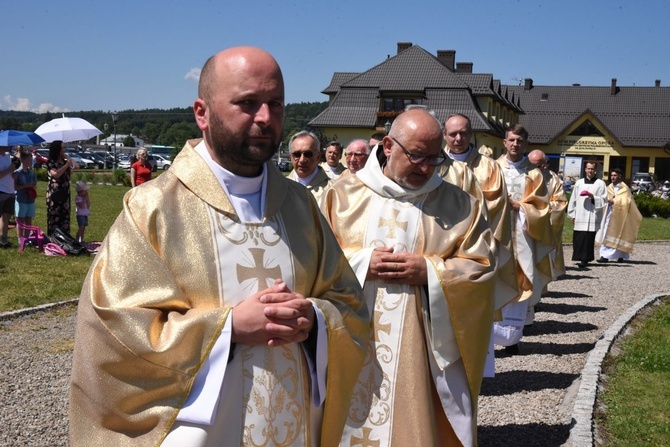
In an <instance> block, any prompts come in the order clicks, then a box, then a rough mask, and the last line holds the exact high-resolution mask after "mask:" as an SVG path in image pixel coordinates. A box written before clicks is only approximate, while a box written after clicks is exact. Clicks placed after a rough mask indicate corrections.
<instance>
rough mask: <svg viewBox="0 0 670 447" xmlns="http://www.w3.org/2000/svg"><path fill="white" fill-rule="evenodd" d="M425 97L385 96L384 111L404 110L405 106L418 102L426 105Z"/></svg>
mask: <svg viewBox="0 0 670 447" xmlns="http://www.w3.org/2000/svg"><path fill="white" fill-rule="evenodd" d="M424 103H425V100H424V99H423V98H384V105H383V107H384V110H383V111H384V112H402V111H403V110H405V107H407V106H409V105H412V104H417V105H424Z"/></svg>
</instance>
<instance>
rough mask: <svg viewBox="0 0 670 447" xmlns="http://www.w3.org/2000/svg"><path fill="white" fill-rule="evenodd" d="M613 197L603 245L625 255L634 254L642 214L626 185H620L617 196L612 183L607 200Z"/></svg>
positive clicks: (608, 188) (609, 186)
mask: <svg viewBox="0 0 670 447" xmlns="http://www.w3.org/2000/svg"><path fill="white" fill-rule="evenodd" d="M612 197H614V205H613V206H612V215H611V217H610V221H609V224H608V225H607V230H606V231H605V238H604V239H603V241H602V244H603V245H606V246H607V247H611V248H615V249H617V250H621V251H623V252H625V253H632V252H633V247H634V246H635V240H636V239H637V231H638V230H639V229H640V224H641V223H642V214H640V211H639V210H638V209H637V205H636V204H635V200H634V199H633V194H632V193H631V191H630V188H628V185H626V184H625V183H623V182H621V183H619V190H618V191H617V192H616V194H615V192H614V185H612V184H611V183H610V184H609V185H608V186H607V198H608V199H612ZM604 214H605V215H606V213H604Z"/></svg>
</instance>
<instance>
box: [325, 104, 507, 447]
mask: <svg viewBox="0 0 670 447" xmlns="http://www.w3.org/2000/svg"><path fill="white" fill-rule="evenodd" d="M445 159H446V155H445V154H444V152H443V151H442V129H441V126H440V123H439V121H437V119H435V117H434V116H432V115H431V114H430V113H429V112H428V111H426V110H422V109H413V110H408V111H406V112H403V113H402V114H400V115H399V116H398V117H397V118H396V119H395V121H394V122H393V125H392V127H391V129H390V132H389V135H388V136H386V137H384V138H383V139H382V142H381V144H379V145H377V146H376V147H375V149H374V150H373V152H372V154H371V156H370V158H369V160H368V162H367V164H366V165H365V167H364V168H363V169H361V170H360V171H358V172H357V173H356V175H349V176H346V177H341V178H340V179H339V180H338V181H336V182H335V183H333V185H332V186H331V187H330V188H329V189H328V190H327V191H326V192H325V194H324V197H323V199H322V202H321V210H322V212H323V213H324V215H325V216H326V219H327V220H328V221H329V222H330V224H331V226H332V228H333V231H334V232H335V236H336V237H337V240H338V241H339V243H340V245H341V246H342V248H343V249H344V252H345V253H346V254H347V257H348V259H349V262H350V263H351V265H352V267H353V268H354V271H355V272H356V275H357V277H358V280H359V281H360V283H361V285H363V293H364V298H365V302H366V303H367V306H368V308H369V310H370V313H371V314H372V332H371V334H370V339H369V341H368V343H369V347H368V357H367V358H366V361H365V364H364V366H363V370H362V371H361V373H360V375H359V378H358V382H357V384H356V388H355V390H354V398H353V399H352V402H351V405H350V408H349V415H348V419H347V424H346V427H345V431H344V434H343V436H342V439H341V444H340V445H352V446H353V445H359V444H362V443H363V444H364V443H365V442H368V441H369V440H375V445H379V446H408V445H417V446H418V445H421V446H424V445H425V446H438V445H440V446H442V445H445V446H446V445H463V446H472V445H475V443H476V425H477V423H476V422H477V416H476V415H477V399H478V395H479V390H480V386H481V381H482V374H483V369H484V361H485V357H486V352H487V347H488V344H489V339H490V334H491V324H492V322H493V312H494V308H493V307H494V304H493V288H494V276H495V269H496V264H495V242H494V240H493V237H492V234H491V229H490V227H489V225H488V223H487V222H486V221H485V220H484V218H483V215H482V211H481V207H483V206H485V205H484V204H482V203H480V202H479V201H477V200H476V199H475V198H474V197H472V196H471V195H470V194H468V193H466V192H465V191H463V190H462V189H460V188H458V187H456V186H454V185H451V184H449V183H446V182H444V181H442V178H441V177H440V176H439V175H438V174H437V172H436V167H437V166H439V165H440V164H442V163H443V162H444V160H445ZM409 421H411V423H410V422H409ZM368 445H369V444H368Z"/></svg>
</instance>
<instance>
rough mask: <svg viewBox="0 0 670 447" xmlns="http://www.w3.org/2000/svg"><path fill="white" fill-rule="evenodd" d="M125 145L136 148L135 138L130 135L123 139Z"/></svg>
mask: <svg viewBox="0 0 670 447" xmlns="http://www.w3.org/2000/svg"><path fill="white" fill-rule="evenodd" d="M123 145H124V146H125V147H135V138H133V137H132V136H130V135H128V136H126V138H124V139H123Z"/></svg>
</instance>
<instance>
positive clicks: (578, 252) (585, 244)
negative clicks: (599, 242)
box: [572, 231, 596, 262]
mask: <svg viewBox="0 0 670 447" xmlns="http://www.w3.org/2000/svg"><path fill="white" fill-rule="evenodd" d="M595 241H596V232H595V231H575V232H573V233H572V260H573V261H581V262H589V261H593V259H594V256H593V252H594V249H595Z"/></svg>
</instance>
